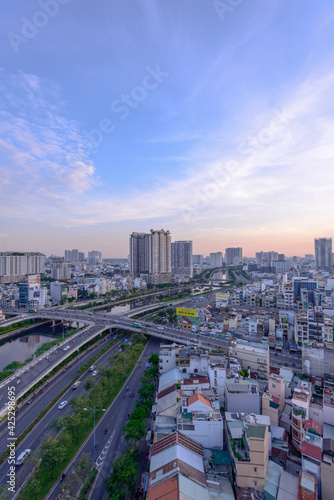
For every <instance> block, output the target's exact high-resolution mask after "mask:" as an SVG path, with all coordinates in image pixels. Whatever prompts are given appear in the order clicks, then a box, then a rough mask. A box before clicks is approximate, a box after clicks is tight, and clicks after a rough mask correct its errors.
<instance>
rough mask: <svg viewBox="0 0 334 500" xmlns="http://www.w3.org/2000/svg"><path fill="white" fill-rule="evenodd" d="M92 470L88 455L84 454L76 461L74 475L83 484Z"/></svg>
mask: <svg viewBox="0 0 334 500" xmlns="http://www.w3.org/2000/svg"><path fill="white" fill-rule="evenodd" d="M91 468H92V461H91V458H90V455H89V454H88V453H84V454H83V455H82V456H81V458H80V459H79V461H78V465H77V468H76V473H77V475H78V476H79V478H80V479H81V481H82V482H83V483H84V482H85V481H86V479H87V477H88V476H89V473H90V471H91Z"/></svg>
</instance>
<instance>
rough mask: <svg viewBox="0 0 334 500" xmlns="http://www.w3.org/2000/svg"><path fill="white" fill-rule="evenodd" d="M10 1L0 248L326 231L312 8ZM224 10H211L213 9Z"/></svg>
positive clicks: (324, 150) (1, 66)
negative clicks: (159, 235)
mask: <svg viewBox="0 0 334 500" xmlns="http://www.w3.org/2000/svg"><path fill="white" fill-rule="evenodd" d="M228 4H229V2H228V1H226V2H223V1H219V0H216V1H214V2H211V1H203V0H202V1H199V0H183V1H182V2H177V1H175V0H170V1H169V2H162V1H160V2H159V1H157V0H155V1H153V0H140V2H130V1H124V2H116V1H115V0H111V1H106V0H100V1H99V2H98V3H97V2H93V1H92V0H81V1H79V0H48V1H47V0H40V1H29V2H27V1H23V0H12V1H11V2H10V5H9V6H6V10H5V11H4V12H3V13H2V21H3V22H2V32H1V35H2V36H1V41H0V53H1V60H0V85H1V94H0V103H1V107H0V109H1V114H0V131H1V133H0V148H1V156H0V158H1V160H0V175H1V179H2V182H1V185H0V198H1V211H0V249H1V250H16V249H17V250H41V251H44V252H46V253H48V254H49V253H55V254H62V253H63V250H64V249H65V248H80V249H82V250H84V251H88V250H92V249H98V250H101V251H102V252H103V254H104V255H105V256H126V255H127V253H128V235H129V233H131V232H132V231H149V229H151V228H155V229H158V228H165V229H170V231H171V233H172V237H173V239H175V240H177V239H192V240H193V241H194V251H195V252H196V253H205V254H207V253H208V252H210V251H219V250H224V248H226V247H227V246H242V247H243V248H244V253H245V254H246V255H253V254H254V253H255V251H257V250H261V249H262V250H269V249H275V250H279V251H281V252H285V253H286V254H288V255H292V254H300V255H302V254H303V253H305V252H306V253H308V252H312V251H313V239H314V237H318V236H333V235H332V233H331V231H332V228H333V222H332V221H333V215H332V214H333V195H332V193H333V187H334V170H333V159H334V145H333V144H334V143H333V137H334V134H333V132H334V130H333V129H334V122H333V115H334V92H333V90H334V89H333V87H334V69H333V68H334V65H333V55H334V53H333V52H334V43H333V42H334V29H333V24H334V5H333V4H332V2H330V1H329V0H328V1H327V0H323V1H322V2H318V3H315V2H313V3H307V6H306V4H305V1H303V0H294V2H289V1H285V0H270V1H268V0H254V1H249V0H238V1H236V0H233V1H230V7H228ZM226 6H227V7H226Z"/></svg>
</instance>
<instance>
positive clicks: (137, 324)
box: [132, 322, 141, 328]
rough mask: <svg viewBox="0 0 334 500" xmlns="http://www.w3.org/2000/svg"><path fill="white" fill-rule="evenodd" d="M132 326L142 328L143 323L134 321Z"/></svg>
mask: <svg viewBox="0 0 334 500" xmlns="http://www.w3.org/2000/svg"><path fill="white" fill-rule="evenodd" d="M132 326H134V327H135V328H141V324H140V323H136V322H134V323H132Z"/></svg>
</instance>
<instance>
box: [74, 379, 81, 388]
mask: <svg viewBox="0 0 334 500" xmlns="http://www.w3.org/2000/svg"><path fill="white" fill-rule="evenodd" d="M80 384H81V382H80V380H77V381H76V382H74V384H73V385H72V389H77V388H78V387H79V385H80Z"/></svg>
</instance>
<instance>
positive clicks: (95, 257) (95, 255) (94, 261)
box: [78, 250, 102, 266]
mask: <svg viewBox="0 0 334 500" xmlns="http://www.w3.org/2000/svg"><path fill="white" fill-rule="evenodd" d="M78 257H79V255H78ZM87 264H88V265H89V266H98V265H100V264H102V253H101V252H98V251H97V250H92V251H91V252H88V259H87Z"/></svg>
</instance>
